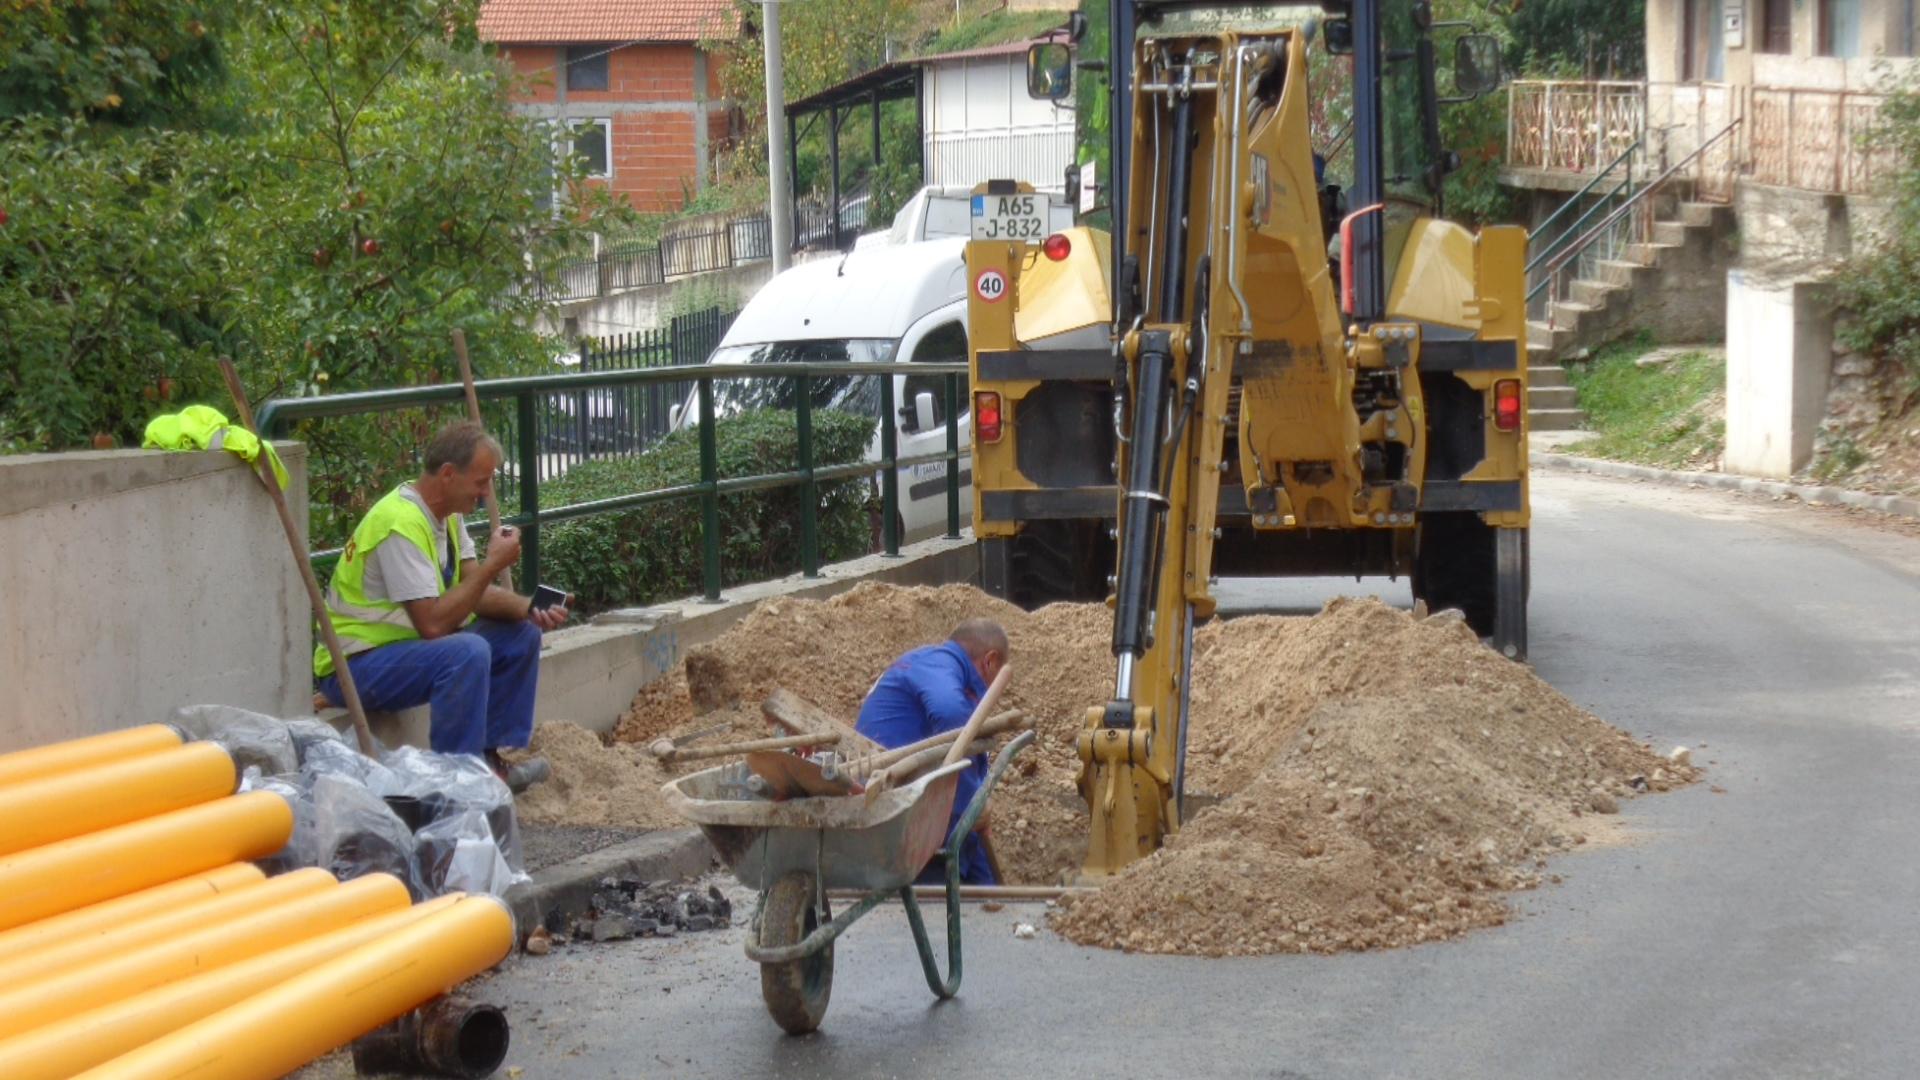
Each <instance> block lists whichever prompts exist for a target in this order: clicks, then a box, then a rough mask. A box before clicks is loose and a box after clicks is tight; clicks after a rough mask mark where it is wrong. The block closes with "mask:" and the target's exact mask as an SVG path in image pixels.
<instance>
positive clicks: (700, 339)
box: [495, 307, 740, 497]
mask: <svg viewBox="0 0 1920 1080" xmlns="http://www.w3.org/2000/svg"><path fill="white" fill-rule="evenodd" d="M739 314H740V313H739V311H737V310H735V311H724V310H722V309H720V308H718V307H713V308H708V309H706V310H705V311H697V312H693V313H690V314H686V315H676V316H674V317H673V319H671V320H670V321H669V322H668V324H667V325H666V326H662V327H658V328H656V329H653V330H640V331H635V332H633V333H628V334H615V335H612V336H610V337H598V338H592V337H589V338H581V339H580V341H579V347H578V351H576V352H573V353H569V354H567V355H565V356H563V357H561V358H560V364H561V366H563V367H569V368H574V369H576V370H578V371H582V372H590V371H624V370H637V369H642V368H657V367H674V366H677V367H686V366H688V365H692V364H704V363H706V361H707V358H708V357H709V356H712V355H713V350H714V349H716V348H718V347H719V345H720V339H721V338H723V337H725V336H726V333H727V328H728V327H730V326H732V325H733V320H734V318H735V317H736V316H738V315H739ZM692 389H693V383H692V382H666V383H651V384H648V385H645V386H624V387H602V388H599V389H592V390H590V389H587V388H584V387H583V388H581V389H577V390H574V391H571V392H569V393H566V394H552V395H549V396H547V397H546V398H544V399H542V400H541V401H540V402H539V404H538V409H537V411H538V413H539V418H540V439H539V443H540V456H539V458H538V459H537V460H536V461H535V462H534V466H533V467H534V469H535V470H536V471H537V472H538V473H539V478H540V479H541V480H552V479H554V478H555V477H558V476H560V475H562V474H564V473H565V472H566V471H567V470H568V469H570V468H572V467H573V466H575V465H577V464H579V463H580V462H582V461H593V460H604V459H607V458H616V457H630V456H632V455H634V454H638V453H642V452H644V451H645V450H646V449H647V448H648V447H650V446H652V445H653V444H654V443H656V442H658V441H660V440H661V439H662V438H664V437H665V436H666V435H667V433H668V432H669V431H671V430H673V409H674V406H676V405H679V404H681V403H682V402H684V401H686V399H687V395H688V393H690V392H691V391H692ZM516 424H517V420H516V418H514V417H511V416H501V417H498V418H496V419H495V426H496V427H498V428H499V430H500V431H501V434H502V437H503V439H504V440H505V441H508V442H511V441H512V440H514V439H515V438H517V432H516V431H515V427H516ZM513 482H514V481H513V478H512V477H506V478H503V480H502V484H501V486H502V489H503V492H504V493H505V494H504V495H503V497H508V496H511V494H512V486H513Z"/></svg>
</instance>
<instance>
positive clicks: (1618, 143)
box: [1507, 79, 1890, 201]
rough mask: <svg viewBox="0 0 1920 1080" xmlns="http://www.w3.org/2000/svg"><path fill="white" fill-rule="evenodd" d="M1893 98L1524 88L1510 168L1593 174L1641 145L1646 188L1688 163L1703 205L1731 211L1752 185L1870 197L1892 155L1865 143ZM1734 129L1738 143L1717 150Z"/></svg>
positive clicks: (1516, 93)
mask: <svg viewBox="0 0 1920 1080" xmlns="http://www.w3.org/2000/svg"><path fill="white" fill-rule="evenodd" d="M1884 100H1885V99H1884V95H1880V94H1871V93H1857V92H1852V91H1838V90H1802V89H1797V88H1784V87H1783V88H1771V87H1753V86H1738V85H1733V84H1729V83H1705V82H1700V83H1641V82H1573V81H1558V80H1542V79H1528V80H1518V81H1516V82H1514V83H1513V86H1512V89H1511V93H1510V94H1509V96H1508V99H1507V101H1508V105H1507V165H1508V166H1509V167H1511V168H1517V169H1535V170H1540V171H1543V172H1558V173H1572V174H1579V175H1591V174H1592V173H1594V172H1596V171H1597V170H1599V169H1600V168H1601V167H1602V166H1604V165H1606V164H1607V163H1609V162H1611V161H1613V160H1615V159H1616V158H1617V157H1619V156H1620V154H1621V153H1622V152H1623V151H1624V150H1625V149H1626V148H1627V147H1628V146H1631V145H1633V144H1634V143H1636V142H1638V143H1640V144H1641V145H1642V146H1643V147H1644V148H1645V151H1646V152H1645V153H1644V154H1643V155H1642V156H1641V161H1640V164H1638V165H1637V166H1636V168H1637V169H1639V170H1640V171H1641V178H1642V179H1646V178H1651V177H1652V176H1655V175H1658V174H1660V173H1662V172H1664V171H1665V170H1666V169H1667V167H1668V165H1669V163H1674V162H1687V164H1686V166H1685V167H1684V169H1683V170H1682V172H1681V173H1680V174H1678V175H1677V176H1676V177H1675V178H1676V179H1679V180H1685V181H1691V183H1692V185H1693V188H1694V195H1695V197H1696V198H1701V199H1708V200H1715V201H1725V200H1727V199H1729V198H1731V197H1732V194H1733V182H1734V180H1735V179H1736V178H1738V177H1743V176H1744V177H1747V178H1750V179H1752V180H1754V181H1757V182H1759V183H1763V184H1772V185H1777V186H1781V187H1795V188H1804V189H1806V190H1809V191H1820V192H1828V193H1833V194H1848V195H1851V194H1862V193H1866V192H1868V191H1871V190H1873V187H1874V185H1875V184H1876V183H1878V182H1879V180H1880V179H1881V178H1882V177H1884V176H1885V175H1886V173H1887V172H1888V170H1889V168H1890V162H1889V160H1888V157H1887V152H1886V151H1883V150H1877V149H1874V148H1872V147H1871V146H1870V145H1869V142H1868V140H1867V139H1866V138H1865V135H1866V133H1867V131H1868V130H1869V129H1870V128H1872V126H1873V125H1874V123H1875V122H1876V121H1877V117H1878V113H1879V109H1880V105H1881V102H1882V101H1884ZM1736 122H1738V123H1737V127H1736V128H1735V133H1734V136H1733V137H1731V138H1724V139H1720V140H1717V141H1711V140H1713V136H1714V135H1715V134H1716V133H1718V132H1721V131H1724V130H1726V129H1727V127H1728V126H1729V125H1734V124H1736ZM1710 141H1711V145H1708V144H1709V142H1710ZM1703 145H1706V146H1708V149H1707V151H1706V152H1705V153H1702V154H1697V155H1696V154H1695V153H1694V151H1696V150H1698V149H1700V147H1702V146H1703Z"/></svg>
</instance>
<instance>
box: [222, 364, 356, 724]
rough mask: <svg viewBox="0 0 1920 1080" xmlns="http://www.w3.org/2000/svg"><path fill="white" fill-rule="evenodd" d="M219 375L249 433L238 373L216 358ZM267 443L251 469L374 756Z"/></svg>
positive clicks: (337, 638)
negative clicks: (275, 514)
mask: <svg viewBox="0 0 1920 1080" xmlns="http://www.w3.org/2000/svg"><path fill="white" fill-rule="evenodd" d="M220 374H222V375H224V376H226V379H227V392H228V393H230V394H232V395H233V407H234V409H235V410H237V411H238V412H239V413H240V423H241V426H243V427H245V428H246V429H247V430H248V431H253V433H254V435H255V436H258V435H259V434H260V433H259V432H258V431H254V430H253V406H251V405H249V404H248V403H247V391H246V389H245V388H243V387H242V386H241V385H240V373H239V372H238V371H236V370H234V367H233V361H232V360H229V359H228V358H226V357H224V356H223V357H221V358H220ZM267 454H268V449H267V442H266V440H265V439H261V440H260V456H259V458H257V459H255V461H254V466H255V468H256V469H257V472H256V475H257V476H258V477H259V478H260V482H261V483H262V484H264V485H266V488H267V494H268V495H271V496H272V497H273V506H274V509H275V510H278V511H279V512H280V527H281V528H282V529H283V530H285V532H286V534H287V546H288V547H289V548H291V549H292V550H293V561H294V563H295V565H297V566H299V567H300V579H301V580H302V581H304V582H305V583H306V586H307V600H308V602H309V603H311V604H312V605H313V618H314V621H316V622H318V623H319V624H320V635H321V637H323V638H325V639H326V642H327V655H329V656H331V657H332V658H333V670H334V673H335V675H336V676H337V677H338V679H339V682H340V696H341V698H342V699H344V700H345V701H346V703H347V715H348V716H351V717H352V718H353V734H354V737H355V738H356V739H357V740H358V741H359V743H360V752H361V753H363V754H365V755H367V756H368V757H374V756H376V755H375V753H374V745H373V729H372V728H369V727H368V726H367V713H366V710H365V709H363V708H361V707H360V688H359V687H357V686H355V685H354V684H353V671H352V669H351V668H349V667H347V656H346V650H345V649H343V648H341V646H340V636H339V635H338V634H336V633H335V632H334V629H333V616H332V614H331V613H330V612H328V611H327V601H326V598H325V597H323V596H321V595H320V579H319V578H316V577H314V576H313V564H312V563H310V562H308V561H307V550H306V545H305V544H303V543H301V541H300V530H299V528H298V526H296V525H295V524H294V523H293V511H291V510H289V509H287V496H286V494H285V493H283V492H282V491H281V490H280V483H279V481H278V480H276V479H275V478H274V475H273V461H272V459H271V458H269V457H268V456H267Z"/></svg>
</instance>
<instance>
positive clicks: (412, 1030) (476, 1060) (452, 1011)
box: [353, 997, 511, 1080]
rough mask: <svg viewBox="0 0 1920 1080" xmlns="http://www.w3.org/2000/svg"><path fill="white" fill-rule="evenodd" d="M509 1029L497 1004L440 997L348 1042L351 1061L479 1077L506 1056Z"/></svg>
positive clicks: (370, 1067) (372, 1067)
mask: <svg viewBox="0 0 1920 1080" xmlns="http://www.w3.org/2000/svg"><path fill="white" fill-rule="evenodd" d="M510 1036H511V1032H510V1030H509V1028H508V1025H507V1014H506V1013H505V1012H504V1011H502V1010H501V1008H500V1007H499V1006H498V1005H492V1004H488V1003H485V1002H476V1001H471V1000H469V999H467V998H463V997H442V998H436V999H434V1000H433V1001H430V1002H428V1003H427V1004H425V1005H422V1006H421V1007H420V1008H418V1009H415V1010H414V1011H413V1012H410V1013H408V1014H407V1015H405V1016H403V1017H401V1018H400V1019H398V1020H395V1021H394V1022H393V1023H391V1024H388V1025H386V1026H385V1027H382V1028H379V1029H377V1030H375V1031H371V1032H368V1033H367V1034H366V1035H363V1036H361V1037H360V1038H359V1039H356V1040H355V1041H354V1044H353V1067H354V1070H355V1071H356V1072H359V1073H362V1074H378V1073H383V1072H398V1073H413V1074H415V1075H427V1076H450V1077H457V1078H459V1080H481V1078H483V1077H488V1076H492V1075H493V1074H494V1073H495V1072H496V1071H498V1070H499V1068H500V1066H501V1064H502V1063H503V1062H505V1061H506V1060H507V1046H508V1043H509V1041H510Z"/></svg>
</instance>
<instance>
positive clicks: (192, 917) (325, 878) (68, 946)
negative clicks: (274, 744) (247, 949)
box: [0, 866, 339, 1076]
mask: <svg viewBox="0 0 1920 1080" xmlns="http://www.w3.org/2000/svg"><path fill="white" fill-rule="evenodd" d="M338 887H339V882H337V881H335V880H334V877H333V874H331V873H329V872H328V871H326V870H322V869H320V868H319V867H317V866H311V867H308V868H307V869H305V870H295V871H294V872H293V873H290V874H282V875H280V876H279V877H277V878H274V879H273V880H272V881H269V882H267V883H266V884H264V885H261V886H259V887H258V888H253V889H241V890H240V891H239V892H233V893H228V894H226V895H224V896H215V897H211V898H209V899H206V900H202V901H199V902H197V903H193V904H187V905H185V906H184V907H177V908H173V909H172V910H169V911H162V912H157V913H155V914H152V915H148V916H146V917H145V918H141V919H132V920H129V921H127V922H124V923H121V924H120V925H119V926H116V927H113V928H111V929H108V930H104V931H102V932H100V933H96V934H89V935H87V936H84V937H75V938H68V939H67V940H65V941H62V942H58V943H55V944H52V945H48V946H46V947H44V948H41V949H37V950H35V951H34V952H32V953H29V954H26V955H16V956H9V955H7V954H5V953H0V986H10V985H12V984H14V983H16V982H19V983H26V982H32V981H33V980H35V979H39V978H44V977H45V976H47V975H51V974H55V973H58V972H62V971H71V970H73V969H74V968H77V967H81V966H83V965H85V964H90V963H92V962H94V961H95V960H99V959H102V958H104V957H108V956H113V955H115V954H117V953H124V952H127V951H129V950H131V949H136V948H139V947H140V946H142V945H145V944H146V943H148V942H151V941H163V940H165V939H167V938H170V937H173V936H175V935H177V934H184V933H188V932H190V931H192V930H196V929H198V928H200V927H203V926H224V925H226V924H227V923H229V922H231V921H232V920H234V919H237V918H239V917H240V916H242V915H246V914H248V913H249V912H254V911H260V910H263V909H265V908H270V907H274V906H276V905H278V904H284V903H286V902H287V901H289V900H292V899H294V898H296V897H301V896H311V895H313V894H314V893H317V892H324V891H325V890H327V889H333V888H338ZM5 1075H6V1073H4V1072H0V1076H5Z"/></svg>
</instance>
